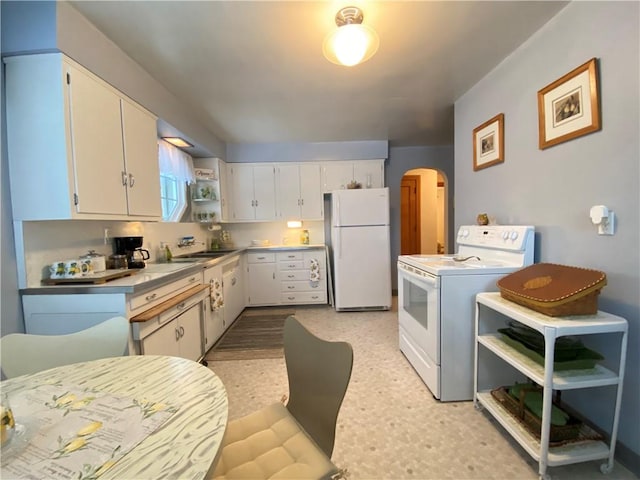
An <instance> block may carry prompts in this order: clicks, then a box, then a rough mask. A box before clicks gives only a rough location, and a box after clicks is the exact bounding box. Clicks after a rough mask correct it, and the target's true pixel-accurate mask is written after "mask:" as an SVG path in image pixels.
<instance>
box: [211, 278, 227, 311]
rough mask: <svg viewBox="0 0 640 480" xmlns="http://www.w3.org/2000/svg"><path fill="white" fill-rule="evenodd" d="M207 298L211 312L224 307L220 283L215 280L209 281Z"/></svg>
mask: <svg viewBox="0 0 640 480" xmlns="http://www.w3.org/2000/svg"><path fill="white" fill-rule="evenodd" d="M209 296H210V297H211V302H209V304H210V306H211V311H216V310H218V309H219V308H221V307H222V306H223V305H224V299H223V298H222V282H221V281H220V280H218V279H217V278H212V279H211V280H209Z"/></svg>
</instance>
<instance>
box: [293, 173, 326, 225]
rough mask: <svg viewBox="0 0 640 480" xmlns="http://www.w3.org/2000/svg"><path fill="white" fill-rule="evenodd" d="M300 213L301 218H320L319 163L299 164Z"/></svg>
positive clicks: (322, 205) (321, 202) (321, 200)
mask: <svg viewBox="0 0 640 480" xmlns="http://www.w3.org/2000/svg"><path fill="white" fill-rule="evenodd" d="M299 168H300V199H301V201H300V215H301V218H302V220H322V218H323V217H324V216H323V207H324V199H323V197H322V188H321V181H320V165H318V164H300V167H299Z"/></svg>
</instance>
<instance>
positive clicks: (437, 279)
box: [398, 225, 535, 401]
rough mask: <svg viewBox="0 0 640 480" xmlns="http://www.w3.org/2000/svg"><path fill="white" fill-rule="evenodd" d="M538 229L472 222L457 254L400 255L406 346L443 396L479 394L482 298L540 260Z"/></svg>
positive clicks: (400, 305) (462, 397)
mask: <svg viewBox="0 0 640 480" xmlns="http://www.w3.org/2000/svg"><path fill="white" fill-rule="evenodd" d="M534 235H535V231H534V227H532V226H522V225H516V226H514V225H487V226H480V225H468V226H462V227H460V228H459V230H458V235H457V237H456V244H457V246H458V253H457V254H455V255H400V256H399V257H398V322H399V328H400V332H399V333H400V339H399V341H400V350H401V351H402V353H403V354H404V355H405V357H406V358H407V360H409V362H410V363H411V365H412V366H413V368H414V369H415V370H416V372H417V373H418V375H419V376H420V377H421V378H422V380H423V381H424V382H425V384H426V385H427V387H428V388H429V390H431V393H432V394H433V396H434V397H436V398H437V399H439V400H441V401H458V400H471V399H472V398H473V352H474V329H475V327H474V319H475V296H476V294H477V293H480V292H491V291H496V290H497V286H496V282H497V281H498V280H499V279H500V278H502V277H503V276H504V275H506V274H509V273H511V272H514V271H516V270H519V269H521V268H523V267H525V266H527V265H531V264H532V263H533V254H534Z"/></svg>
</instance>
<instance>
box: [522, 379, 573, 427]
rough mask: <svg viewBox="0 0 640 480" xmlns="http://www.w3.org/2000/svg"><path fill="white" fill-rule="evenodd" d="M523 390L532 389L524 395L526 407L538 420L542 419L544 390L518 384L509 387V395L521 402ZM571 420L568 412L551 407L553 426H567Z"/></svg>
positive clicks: (554, 406) (525, 384)
mask: <svg viewBox="0 0 640 480" xmlns="http://www.w3.org/2000/svg"><path fill="white" fill-rule="evenodd" d="M523 388H524V389H531V390H528V391H526V393H525V394H524V404H525V406H526V407H527V408H528V409H529V411H530V412H531V413H533V414H534V415H536V416H537V417H538V418H542V390H540V389H537V388H535V387H532V386H531V385H530V384H527V383H516V384H515V385H513V386H512V387H509V394H510V395H511V396H512V397H514V398H516V399H517V400H518V401H520V392H521V391H522V389H523ZM569 418H570V417H569V414H568V413H567V412H565V411H564V410H562V409H561V408H559V407H557V406H556V405H551V425H557V426H562V425H566V424H567V421H568V420H569Z"/></svg>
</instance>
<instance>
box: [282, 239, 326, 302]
mask: <svg viewBox="0 0 640 480" xmlns="http://www.w3.org/2000/svg"><path fill="white" fill-rule="evenodd" d="M312 263H313V271H312ZM325 263H326V262H325V252H324V250H322V249H313V250H299V251H295V252H281V253H278V277H279V280H280V302H281V303H286V304H310V303H327V281H326V265H325Z"/></svg>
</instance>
